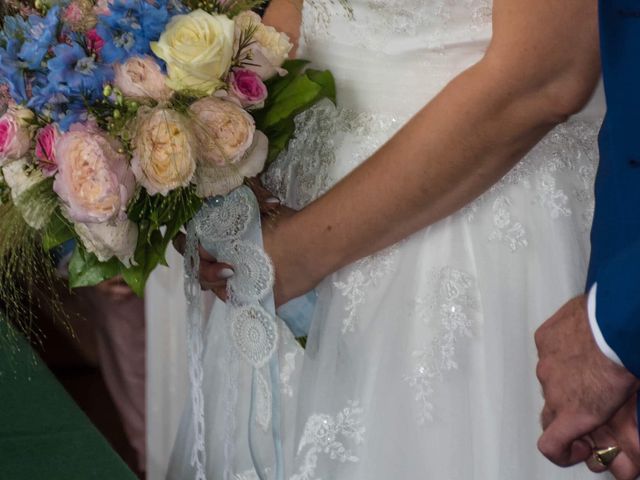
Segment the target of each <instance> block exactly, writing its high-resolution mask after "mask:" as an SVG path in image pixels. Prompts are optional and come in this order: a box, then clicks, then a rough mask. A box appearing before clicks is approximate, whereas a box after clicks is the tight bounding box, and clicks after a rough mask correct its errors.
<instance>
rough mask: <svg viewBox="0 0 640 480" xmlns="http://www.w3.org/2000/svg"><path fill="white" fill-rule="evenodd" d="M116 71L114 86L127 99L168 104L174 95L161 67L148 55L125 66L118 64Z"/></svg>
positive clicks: (131, 59)
mask: <svg viewBox="0 0 640 480" xmlns="http://www.w3.org/2000/svg"><path fill="white" fill-rule="evenodd" d="M114 70H115V80H114V84H115V86H116V87H118V88H119V89H120V91H121V92H122V94H123V95H124V96H125V97H127V98H131V99H133V100H139V101H144V100H146V99H153V100H156V101H157V102H166V101H168V100H169V99H170V98H171V95H172V94H173V91H172V90H171V89H170V88H169V87H168V85H167V84H166V77H165V76H164V74H163V73H162V71H161V70H160V66H159V65H158V63H157V62H156V61H155V60H154V59H153V58H151V57H150V56H148V55H145V56H142V57H131V58H129V59H128V60H127V61H126V62H124V63H123V64H116V65H115V67H114Z"/></svg>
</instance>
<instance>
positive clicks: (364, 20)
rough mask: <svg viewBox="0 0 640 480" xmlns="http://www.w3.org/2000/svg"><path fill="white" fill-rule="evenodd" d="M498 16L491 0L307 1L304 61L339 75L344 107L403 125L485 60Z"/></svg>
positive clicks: (597, 112) (594, 109)
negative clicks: (386, 116) (382, 115)
mask: <svg viewBox="0 0 640 480" xmlns="http://www.w3.org/2000/svg"><path fill="white" fill-rule="evenodd" d="M491 17H492V0H305V3H304V10H303V28H302V40H301V50H300V55H301V57H303V58H308V59H310V60H311V61H312V62H313V64H314V65H315V66H316V67H319V68H328V69H330V70H331V71H332V73H333V74H334V76H335V78H336V82H337V87H338V88H337V91H338V104H339V106H341V107H345V108H349V109H352V110H355V111H357V112H373V113H385V114H390V115H392V116H394V117H396V118H397V119H398V120H400V121H401V122H402V121H403V120H406V119H408V118H409V117H411V116H412V115H413V114H415V113H416V112H417V111H418V110H419V109H420V108H421V107H423V106H424V105H426V104H427V103H428V102H429V101H430V100H431V99H432V98H433V97H434V96H435V95H437V94H438V93H439V92H440V91H441V90H442V89H443V88H444V87H445V86H446V85H447V84H448V83H449V82H450V81H451V80H452V79H453V78H454V77H455V76H456V75H458V74H460V73H461V72H462V71H464V70H465V69H467V68H469V67H470V66H472V65H473V64H474V63H476V62H478V61H479V60H480V59H481V58H482V57H483V55H484V53H485V51H486V49H487V46H488V45H489V42H490V40H491V35H492V20H491ZM602 99H603V96H602V95H601V94H600V93H599V94H598V95H596V103H595V104H592V105H590V106H589V108H588V109H587V112H588V114H589V115H590V116H591V117H592V118H593V117H601V116H602V112H603V101H602Z"/></svg>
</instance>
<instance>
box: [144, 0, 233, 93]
mask: <svg viewBox="0 0 640 480" xmlns="http://www.w3.org/2000/svg"><path fill="white" fill-rule="evenodd" d="M233 41H234V22H233V20H231V19H229V18H227V17H226V16H225V15H211V14H209V13H207V12H205V11H203V10H195V11H193V12H191V13H189V14H188V15H176V16H175V17H173V18H172V19H171V21H170V22H169V24H168V25H167V27H166V29H165V31H164V32H163V33H162V35H161V36H160V39H159V40H158V41H157V42H151V50H152V51H153V53H155V54H156V56H158V57H159V58H161V59H162V60H164V61H165V62H166V63H167V71H168V74H169V79H168V81H167V84H168V85H169V86H170V87H171V88H173V89H174V90H176V91H181V90H182V91H183V90H188V91H196V92H200V93H202V94H204V95H210V94H211V93H213V92H214V91H215V90H217V89H218V88H220V87H222V86H223V85H224V82H223V79H224V77H225V76H226V75H227V72H228V71H229V68H230V67H231V58H232V57H233Z"/></svg>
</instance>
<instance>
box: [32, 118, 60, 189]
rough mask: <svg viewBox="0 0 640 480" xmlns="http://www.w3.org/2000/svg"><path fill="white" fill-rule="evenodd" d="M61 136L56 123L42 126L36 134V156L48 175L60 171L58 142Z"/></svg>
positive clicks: (50, 175)
mask: <svg viewBox="0 0 640 480" xmlns="http://www.w3.org/2000/svg"><path fill="white" fill-rule="evenodd" d="M59 138H60V130H58V126H57V125H56V124H54V123H50V124H49V125H47V126H46V127H44V128H41V129H40V130H38V133H37V134H36V158H37V159H38V164H39V165H40V169H41V170H42V173H44V175H45V176H46V177H53V176H54V175H55V174H56V172H57V171H58V163H57V161H56V144H57V143H58V139H59Z"/></svg>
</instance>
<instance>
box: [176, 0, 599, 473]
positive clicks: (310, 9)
mask: <svg viewBox="0 0 640 480" xmlns="http://www.w3.org/2000/svg"><path fill="white" fill-rule="evenodd" d="M349 1H350V6H351V7H352V9H353V12H352V14H351V13H350V12H349V11H348V10H347V9H345V8H344V6H343V5H340V4H338V3H331V2H329V1H322V0H315V1H314V3H312V4H306V5H305V7H304V22H303V41H302V45H301V51H300V56H301V57H302V58H308V59H310V60H312V62H313V65H314V67H316V68H328V69H330V70H331V71H332V72H333V74H334V75H335V77H336V80H337V92H338V108H335V107H334V106H333V105H332V104H330V103H329V102H325V103H321V104H319V105H317V106H316V107H314V108H313V109H312V110H310V111H308V112H306V113H304V114H302V115H301V116H299V118H298V119H297V122H296V139H295V140H294V141H293V142H292V143H291V145H290V147H289V149H288V151H287V152H286V153H285V154H283V155H281V156H280V158H279V159H278V161H277V162H276V163H275V164H274V165H273V166H272V168H271V169H270V171H269V172H268V173H267V174H266V175H265V177H264V182H265V184H266V185H267V186H268V188H270V189H271V190H272V191H273V192H275V193H276V194H277V195H279V196H280V198H282V199H283V200H284V201H285V203H286V204H287V205H290V206H292V207H294V208H302V207H304V206H305V205H306V204H307V203H308V202H310V201H312V200H313V199H314V198H317V197H318V196H319V195H321V194H322V193H323V192H325V191H326V190H327V189H329V188H330V187H331V186H332V185H333V184H334V183H335V182H337V181H338V180H339V179H341V178H342V177H344V176H345V175H346V174H347V173H348V172H349V171H351V170H352V169H353V168H354V167H356V166H357V165H358V164H359V163H361V162H362V161H364V160H365V159H366V158H367V157H368V156H369V155H371V154H372V153H373V152H374V151H375V150H376V149H377V148H378V147H380V146H381V145H382V144H383V143H384V142H385V141H386V140H387V139H389V138H390V137H391V136H392V135H393V133H394V132H395V131H397V130H398V129H399V128H400V127H401V126H402V125H403V123H404V122H406V121H407V120H408V119H409V118H410V117H411V116H412V115H413V114H415V113H416V112H417V111H418V109H420V108H421V107H422V106H424V105H425V104H427V103H428V102H429V100H430V99H431V98H432V97H433V96H434V95H436V94H437V93H438V92H439V91H440V90H441V89H442V88H443V87H444V86H445V85H446V84H447V83H448V82H449V81H450V80H451V79H452V78H453V77H454V76H456V75H457V74H459V73H460V72H461V71H463V70H464V69H465V68H467V67H469V66H471V65H472V64H474V63H475V62H477V61H478V60H479V59H480V58H481V57H482V55H483V53H484V51H485V49H486V47H487V45H488V42H489V39H490V37H491V13H492V10H491V8H492V7H491V4H490V1H489V0H349ZM532 28H535V27H534V26H532ZM603 108H604V107H603V99H602V95H601V93H597V94H596V95H595V98H594V99H593V100H592V102H591V104H590V105H589V106H588V107H587V108H586V109H585V110H584V111H583V112H582V113H581V114H579V115H576V116H575V117H574V118H572V119H571V120H570V121H569V122H567V123H566V124H563V125H561V126H559V127H557V128H556V129H555V130H553V131H552V132H551V133H550V134H549V135H547V137H546V138H544V139H543V140H542V141H541V142H540V143H539V144H538V145H537V146H536V147H535V148H534V149H533V150H532V151H531V152H530V153H529V154H528V155H527V156H526V158H524V159H523V160H522V161H521V162H520V163H519V164H518V165H517V166H516V167H515V168H513V170H512V171H511V172H509V173H508V174H507V175H506V176H505V177H504V178H503V179H502V180H501V181H500V182H499V183H497V184H496V185H495V186H493V187H492V188H491V189H490V190H489V191H488V192H486V193H485V194H484V195H482V196H481V197H480V198H478V199H477V200H476V201H474V202H472V203H471V204H470V205H468V206H467V207H465V208H464V209H462V210H461V211H459V212H458V213H456V214H454V215H452V216H450V217H449V218H446V219H444V220H442V221H440V222H438V223H437V224H435V225H432V226H430V227H428V228H426V229H424V230H422V231H420V232H418V233H416V234H414V235H412V236H411V237H409V238H407V239H405V240H403V241H402V242H400V243H399V244H397V245H395V246H393V247H391V248H388V249H386V250H385V251H382V252H380V253H378V254H376V255H373V256H371V257H368V258H365V259H363V260H360V261H358V262H356V263H354V264H353V265H350V266H348V267H346V268H344V269H342V270H341V271H339V272H337V273H335V274H334V275H332V276H331V277H329V278H327V279H325V280H324V281H323V282H322V283H321V285H320V286H319V287H318V288H317V306H316V311H315V315H314V318H313V322H312V325H311V331H310V333H309V336H308V341H307V345H306V350H303V349H302V348H301V347H300V346H299V345H298V344H297V343H296V341H295V340H294V338H293V336H292V335H291V334H290V333H289V331H288V330H287V328H286V326H284V324H282V323H281V324H280V326H279V337H278V338H279V340H278V342H279V343H278V350H277V356H278V357H277V358H278V360H279V365H280V377H279V379H280V382H279V386H278V389H279V392H273V391H271V390H269V385H268V384H267V383H268V382H266V381H265V378H264V377H263V376H262V375H260V374H258V382H257V391H255V390H256V389H255V388H254V392H253V393H252V391H251V380H250V379H251V369H250V368H249V367H248V366H247V365H245V364H244V363H243V362H242V361H241V360H238V358H237V356H234V355H233V351H234V350H233V349H234V348H235V346H234V345H233V341H232V339H230V337H229V335H228V334H227V333H226V332H227V331H228V326H227V325H226V324H225V323H224V320H223V319H224V315H222V313H223V311H224V309H225V306H224V305H222V304H217V305H216V306H215V308H214V311H213V315H212V316H211V319H210V321H209V324H208V325H207V331H206V351H205V355H204V376H203V382H204V387H203V388H204V445H201V446H202V447H203V451H204V453H205V454H206V466H205V470H204V473H205V475H206V478H207V479H209V480H218V479H224V480H230V479H235V480H250V479H257V478H269V479H273V478H274V471H275V467H274V465H273V457H274V454H273V442H272V434H273V428H272V427H273V426H274V425H272V423H271V422H272V421H273V420H274V418H273V417H272V415H271V410H270V405H271V402H272V401H274V400H273V399H274V394H275V393H278V395H279V396H280V397H281V402H280V409H279V410H280V417H281V418H280V419H279V421H278V424H277V425H276V426H277V427H278V429H279V430H280V432H279V434H280V437H281V441H282V452H283V458H284V475H283V476H282V478H286V479H288V480H321V479H322V480H389V479H403V480H404V479H413V478H419V479H434V480H435V479H438V480H471V479H479V480H515V479H518V480H521V479H522V480H534V479H535V480H550V479H551V480H556V479H557V480H563V479H581V480H582V479H585V478H591V476H592V474H590V473H589V472H588V471H587V470H586V469H585V468H584V466H578V467H575V468H572V469H560V468H558V467H555V466H553V465H552V464H550V463H549V462H548V461H547V460H546V459H544V458H543V457H542V455H540V454H539V453H538V451H537V448H536V440H537V437H538V435H539V434H540V425H539V421H538V415H539V412H540V410H541V407H542V398H541V394H540V388H539V386H538V384H537V381H536V378H535V364H536V359H537V355H536V352H535V348H534V344H533V333H534V331H535V329H536V328H537V327H538V326H539V325H540V323H541V322H542V321H544V320H545V319H546V318H548V317H549V316H550V315H551V314H552V313H554V312H555V311H556V309H558V308H559V307H560V306H561V305H562V304H563V303H564V302H566V301H567V300H568V299H570V298H572V297H573V296H575V295H577V294H579V293H581V292H582V291H583V288H584V282H585V276H586V268H587V259H588V254H589V229H590V225H591V219H592V213H593V182H594V176H595V171H596V164H597V157H598V152H597V145H596V140H597V133H598V129H599V125H600V122H601V118H602V115H603ZM463 134H464V132H461V135H463ZM469 174H470V175H473V166H472V165H470V166H469ZM245 340H250V339H245ZM252 395H255V396H256V398H257V405H256V406H255V408H256V410H257V413H256V415H255V419H254V417H252V416H251V414H250V411H249V410H250V408H249V406H250V404H251V397H252ZM192 413H193V412H191V411H190V407H188V408H187V412H186V413H185V416H184V419H183V423H182V426H181V428H180V432H179V434H178V439H177V442H176V446H175V449H174V453H173V457H172V461H171V466H170V470H169V478H170V479H172V480H173V479H176V480H177V479H181V480H182V479H187V478H196V474H197V472H196V471H195V469H194V468H193V467H192V459H193V457H192V455H193V452H194V449H193V447H194V444H193V442H194V440H193V439H194V432H193V422H192V420H191V418H192ZM249 429H252V430H254V434H253V435H254V438H253V440H252V442H251V447H250V446H249V440H248V433H247V432H248V430H249ZM196 450H197V449H196ZM254 461H256V463H257V464H258V465H260V467H259V469H260V470H261V471H260V472H259V473H260V476H258V472H256V471H255V469H254ZM593 477H594V478H595V475H594V476H593ZM198 478H203V477H202V476H199V477H198Z"/></svg>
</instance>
